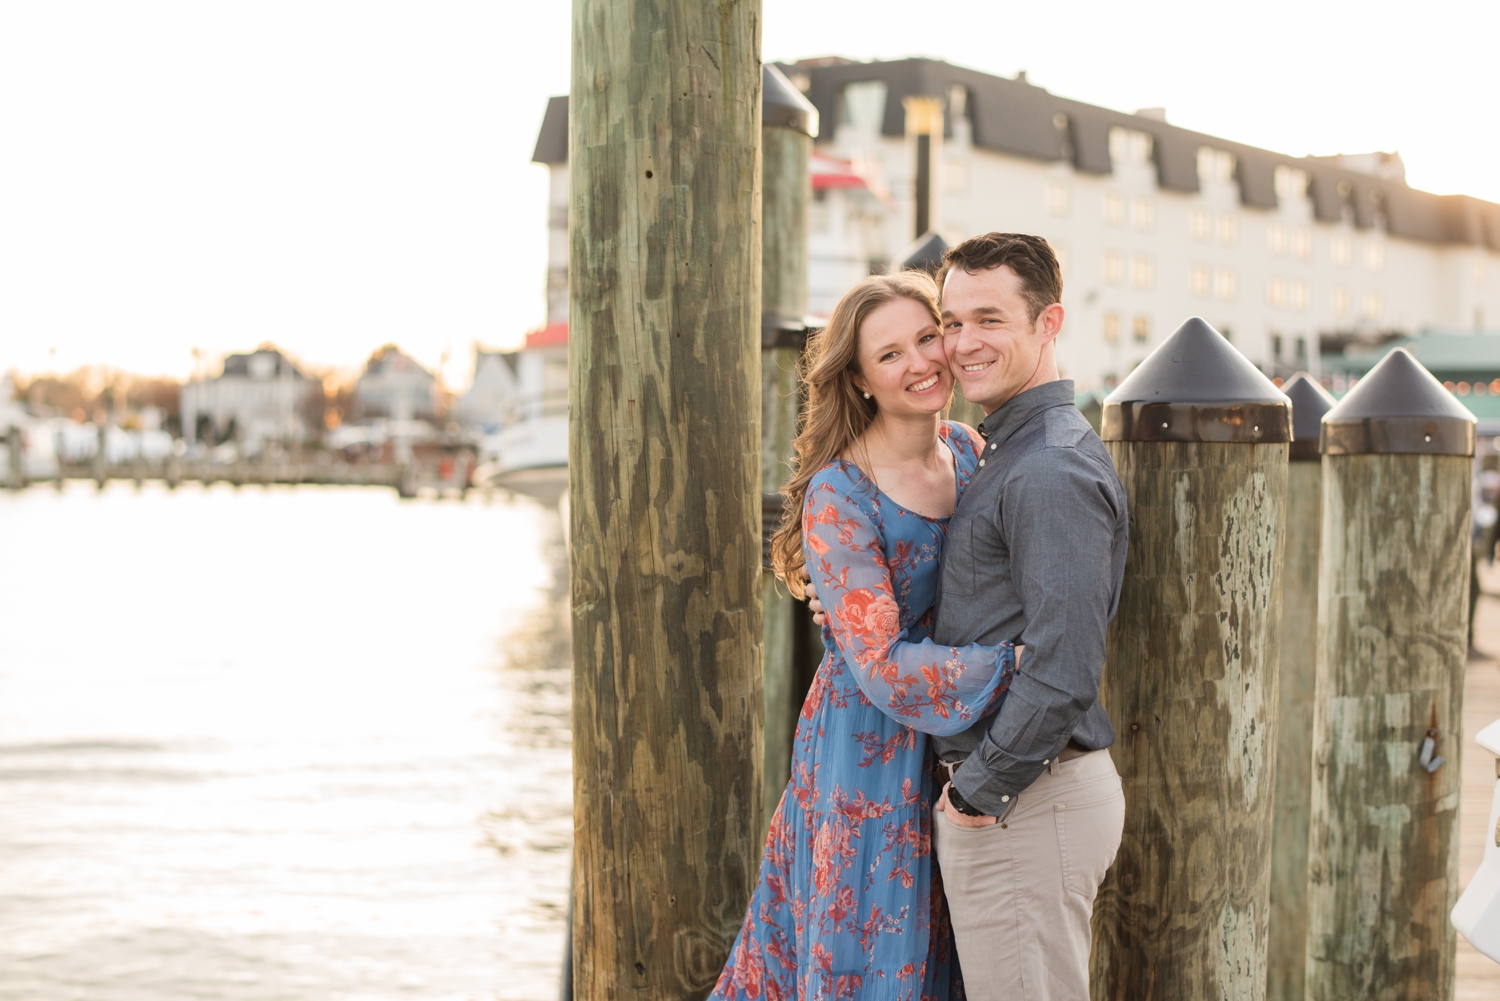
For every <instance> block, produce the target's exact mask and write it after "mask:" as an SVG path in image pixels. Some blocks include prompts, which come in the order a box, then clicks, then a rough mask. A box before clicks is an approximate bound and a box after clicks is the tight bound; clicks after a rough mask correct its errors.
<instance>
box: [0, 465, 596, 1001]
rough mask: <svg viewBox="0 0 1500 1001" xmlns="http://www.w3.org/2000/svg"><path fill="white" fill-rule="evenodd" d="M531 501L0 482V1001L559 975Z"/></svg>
mask: <svg viewBox="0 0 1500 1001" xmlns="http://www.w3.org/2000/svg"><path fill="white" fill-rule="evenodd" d="M561 550H562V545H561V541H560V535H559V529H558V524H557V516H556V514H555V513H554V512H551V511H547V510H544V509H542V508H540V507H538V506H535V505H532V504H531V503H529V502H525V501H521V502H516V503H505V502H502V501H498V500H497V501H495V502H493V503H486V502H485V501H484V500H483V499H482V498H479V497H474V498H471V499H470V500H469V501H468V502H466V503H459V502H456V501H443V502H435V501H415V502H412V501H408V502H401V501H398V500H397V499H396V497H395V496H394V494H393V493H392V492H391V491H383V490H375V489H349V488H338V489H333V488H307V487H302V488H276V489H270V490H267V489H263V488H259V487H252V488H243V489H241V490H238V491H236V490H234V489H233V488H231V487H228V486H218V487H215V488H213V489H210V490H208V491H204V490H201V489H198V488H195V487H183V488H181V489H179V490H178V491H176V492H175V493H168V492H167V491H166V490H165V489H161V488H153V487H152V486H149V485H148V486H147V487H146V488H145V489H144V490H142V491H140V492H137V491H136V490H135V489H134V488H133V487H131V486H129V485H128V484H118V485H113V486H111V488H110V489H109V490H108V491H106V492H105V493H103V494H97V493H96V492H95V491H94V489H93V488H92V486H86V485H84V484H75V485H72V486H70V487H69V489H68V490H67V492H66V493H64V494H61V495H59V494H57V493H55V492H54V491H53V490H52V489H51V488H50V487H34V488H32V489H31V490H29V491H26V492H23V493H21V494H6V493H0V999H5V1001H10V999H18V1001H19V999H26V1001H33V999H38V1001H64V999H74V998H79V999H95V998H97V999H107V1001H162V999H179V998H182V999H188V998H205V999H207V998H212V999H220V998H223V999H235V1001H238V999H256V1001H280V999H286V1001H302V999H309V1001H310V999H318V1001H326V999H346V998H347V999H370V1001H375V999H385V998H403V999H405V998H422V999H449V998H452V999H491V998H505V999H528V1001H531V999H535V1001H543V999H551V998H553V997H555V992H556V983H557V973H558V968H559V961H560V958H561V953H562V931H563V910H562V905H563V901H564V898H565V894H566V887H567V866H568V848H569V844H570V838H571V820H570V807H569V801H570V795H571V794H570V778H569V769H570V762H569V750H568V732H567V707H568V691H567V684H568V667H567V657H568V653H567V646H566V629H567V617H566V608H565V606H564V605H563V601H564V599H563V597H562V595H563V593H564V592H563V590H562V588H561V587H559V584H563V583H565V582H564V581H561V580H559V577H560V576H561V575H564V574H565V572H566V571H565V563H564V559H563V555H562V551H561Z"/></svg>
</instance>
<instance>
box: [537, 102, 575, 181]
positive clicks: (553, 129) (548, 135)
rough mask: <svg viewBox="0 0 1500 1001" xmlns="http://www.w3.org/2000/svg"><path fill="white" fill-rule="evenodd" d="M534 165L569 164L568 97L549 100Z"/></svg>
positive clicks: (539, 135) (538, 139) (538, 135)
mask: <svg viewBox="0 0 1500 1001" xmlns="http://www.w3.org/2000/svg"><path fill="white" fill-rule="evenodd" d="M531 162H532V163H548V164H554V163H567V162H568V97H567V95H566V94H564V95H563V96H562V97H551V98H548V99H547V113H546V114H544V115H543V116H542V131H541V132H539V133H537V137H536V149H535V150H533V151H532V153H531Z"/></svg>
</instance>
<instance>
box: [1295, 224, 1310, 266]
mask: <svg viewBox="0 0 1500 1001" xmlns="http://www.w3.org/2000/svg"><path fill="white" fill-rule="evenodd" d="M1292 256H1293V257H1295V258H1297V260H1299V261H1310V260H1312V233H1311V232H1310V231H1309V230H1305V229H1302V228H1300V227H1299V228H1297V229H1294V230H1292Z"/></svg>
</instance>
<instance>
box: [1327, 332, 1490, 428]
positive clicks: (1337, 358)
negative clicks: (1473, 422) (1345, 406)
mask: <svg viewBox="0 0 1500 1001" xmlns="http://www.w3.org/2000/svg"><path fill="white" fill-rule="evenodd" d="M1397 347H1403V348H1406V349H1407V350H1408V351H1410V352H1411V353H1412V354H1413V355H1414V356H1416V359H1417V361H1419V362H1421V363H1422V364H1423V365H1424V366H1426V367H1427V370H1428V371H1429V372H1431V373H1432V374H1433V375H1434V376H1436V377H1437V379H1438V380H1439V381H1440V382H1442V384H1443V385H1444V386H1445V387H1447V389H1448V391H1449V392H1450V393H1452V394H1453V395H1454V396H1456V397H1458V402H1460V403H1462V404H1463V405H1464V406H1466V407H1468V408H1469V410H1470V411H1471V412H1472V413H1473V414H1474V416H1475V417H1477V418H1479V437H1480V438H1481V439H1490V438H1493V437H1495V436H1496V435H1500V333H1475V332H1473V331H1467V330H1460V331H1452V330H1423V331H1420V332H1419V333H1417V334H1416V335H1415V336H1412V337H1398V338H1395V339H1394V340H1391V341H1388V342H1387V343H1384V344H1380V345H1365V344H1359V345H1349V346H1348V347H1346V348H1345V350H1344V351H1343V353H1341V354H1325V355H1324V356H1323V381H1324V382H1325V384H1327V385H1328V387H1329V388H1330V389H1332V390H1333V391H1334V392H1335V393H1343V392H1345V391H1346V390H1347V389H1348V388H1349V386H1350V385H1351V384H1352V383H1353V381H1354V380H1355V379H1359V378H1361V377H1363V376H1364V374H1365V373H1366V372H1368V371H1370V369H1372V368H1374V367H1375V364H1376V363H1377V362H1379V361H1380V359H1382V358H1384V357H1385V356H1386V355H1387V354H1388V353H1390V351H1391V350H1392V349H1393V348H1397ZM1481 444H1485V442H1484V441H1482V442H1481ZM1497 450H1500V449H1497V447H1496V446H1495V445H1494V444H1493V443H1489V447H1488V451H1490V452H1493V451H1497Z"/></svg>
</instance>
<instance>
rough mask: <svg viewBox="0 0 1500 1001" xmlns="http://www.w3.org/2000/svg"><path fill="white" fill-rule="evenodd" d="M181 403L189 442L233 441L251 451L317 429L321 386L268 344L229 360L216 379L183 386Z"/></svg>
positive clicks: (321, 398)
mask: <svg viewBox="0 0 1500 1001" xmlns="http://www.w3.org/2000/svg"><path fill="white" fill-rule="evenodd" d="M181 403H182V433H183V437H184V438H185V439H186V440H187V441H188V442H189V443H193V442H197V441H201V442H204V443H207V444H215V443H217V442H221V441H229V440H234V441H238V442H240V443H241V444H242V445H243V446H245V447H246V448H248V449H249V450H251V451H255V450H257V449H259V447H260V445H261V443H262V442H263V441H265V440H266V439H268V438H269V439H276V440H285V441H291V440H297V441H302V440H306V439H308V438H309V437H311V436H312V435H313V434H314V433H316V432H317V431H318V430H319V429H321V427H322V414H323V387H322V384H321V383H320V382H319V381H318V380H316V379H312V378H309V377H308V376H306V375H304V374H302V372H301V371H299V370H298V369H297V366H295V365H294V364H292V362H291V361H290V360H289V359H288V358H287V357H286V356H285V355H283V354H282V353H281V352H280V351H277V350H276V349H275V348H273V347H270V346H263V347H260V348H257V349H256V350H254V351H252V352H250V353H248V354H233V355H230V356H228V357H227V358H225V359H224V369H223V371H222V372H221V373H220V374H219V375H218V376H215V377H214V378H211V379H199V380H193V381H191V382H188V383H187V384H185V385H184V386H183V387H182V396H181Z"/></svg>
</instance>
